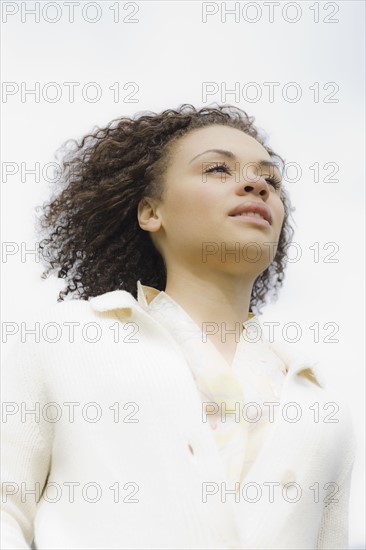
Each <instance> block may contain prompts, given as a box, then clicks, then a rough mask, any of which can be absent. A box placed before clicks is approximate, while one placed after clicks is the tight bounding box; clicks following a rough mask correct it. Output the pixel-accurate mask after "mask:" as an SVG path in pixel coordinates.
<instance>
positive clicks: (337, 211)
mask: <svg viewBox="0 0 366 550" xmlns="http://www.w3.org/2000/svg"><path fill="white" fill-rule="evenodd" d="M1 9H2V13H1V17H2V39H1V43H2V54H1V56H2V59H1V62H2V63H1V64H2V70H1V79H2V102H1V110H2V113H1V115H2V140H1V141H2V147H1V156H2V187H1V194H2V197H1V198H2V212H1V214H2V222H1V232H2V264H1V268H2V293H1V299H2V306H1V307H2V319H3V322H4V321H7V320H11V321H19V320H21V319H22V318H23V316H26V315H27V314H28V313H31V312H32V311H33V310H34V309H35V308H37V307H39V305H40V304H41V305H42V307H47V306H48V305H53V304H54V303H55V301H56V297H57V293H58V291H59V290H61V288H62V281H60V280H56V279H55V278H52V279H48V280H47V281H43V280H42V279H41V278H40V274H41V271H42V267H41V264H40V263H39V262H38V261H37V255H36V254H32V252H31V251H32V250H33V249H34V246H35V235H34V215H35V208H36V207H37V206H39V205H41V204H42V202H43V201H45V200H47V198H48V194H49V192H50V189H51V188H52V185H51V184H50V183H49V181H50V180H52V176H51V170H52V163H54V162H56V161H55V152H56V150H57V149H58V148H59V147H60V146H61V145H62V143H64V142H65V141H66V140H68V139H70V138H74V139H79V138H80V137H82V136H83V135H85V134H86V133H88V132H90V131H91V130H92V129H93V128H95V127H97V126H99V127H103V126H105V125H106V124H107V123H109V122H110V121H111V120H113V119H115V118H118V117H120V116H126V115H133V114H135V113H137V112H141V111H155V112H158V111H161V110H163V109H167V108H175V107H177V106H179V105H181V104H182V103H192V104H194V105H195V106H197V107H198V106H208V105H212V104H214V103H229V104H232V105H236V106H238V107H240V108H242V109H244V110H245V111H246V112H247V113H248V114H250V115H252V116H254V117H255V121H256V125H257V126H258V127H259V128H261V129H262V130H263V131H264V132H265V133H266V134H267V136H268V140H269V144H270V145H271V147H272V148H273V149H274V150H275V151H278V152H279V153H280V154H281V156H282V157H283V158H284V159H285V161H286V165H287V169H286V179H285V181H284V184H285V185H286V188H287V189H288V192H289V194H290V197H291V201H292V203H293V205H294V206H295V207H296V210H295V213H294V219H295V221H296V226H295V229H296V232H295V236H294V242H295V243H296V245H294V247H293V248H292V250H291V252H293V254H294V256H293V257H292V260H291V261H290V262H289V265H288V269H287V274H286V278H285V283H284V286H283V288H282V289H281V291H280V294H279V298H278V300H277V301H276V302H274V303H272V304H269V305H268V306H266V308H265V309H264V312H263V316H262V317H261V321H262V322H263V321H265V322H271V321H279V322H280V324H281V325H280V327H281V328H280V330H279V332H278V337H279V338H283V332H282V331H283V327H285V326H286V323H295V324H297V325H299V326H300V327H301V330H302V332H301V337H300V339H299V342H298V345H299V346H300V347H301V348H303V349H304V350H306V352H308V353H310V354H311V355H313V356H314V357H316V358H317V359H318V360H319V362H320V365H321V367H322V369H323V370H324V373H326V375H327V376H328V377H329V378H330V379H331V380H332V383H334V385H335V386H337V387H338V388H341V389H342V390H343V391H344V392H345V394H346V396H347V398H348V399H349V402H350V407H351V411H352V415H353V419H354V423H355V426H356V432H357V435H358V445H359V450H358V456H357V460H356V464H355V470H354V472H355V473H354V477H353V485H352V494H351V508H350V548H354V549H355V548H361V547H363V546H362V544H364V533H363V521H362V518H363V515H364V511H365V510H364V500H363V499H364V497H363V490H362V487H363V485H364V473H363V471H362V464H363V462H364V435H363V434H364V417H365V412H364V402H365V398H364V386H365V384H364V346H363V342H364V330H365V326H364V249H365V242H364V234H365V233H364V181H365V180H364V150H365V139H364V138H365V134H364V119H365V104H364V96H365V68H364V67H365V53H364V52H365V35H364V20H365V3H364V2H363V1H347V2H346V1H341V2H339V1H338V2H307V1H301V2H283V1H281V2H195V1H192V2H188V1H185V2H179V1H172V2H163V1H162V2H156V1H149V2H108V1H105V2H85V1H80V2H72V3H71V4H70V3H66V2H2V6H1ZM32 90H33V92H32ZM32 170H33V173H32ZM34 171H35V172H34ZM27 251H28V252H27ZM296 254H297V256H296ZM310 327H312V328H310ZM286 334H287V333H286ZM288 334H290V338H291V334H293V333H291V330H290V332H289V333H288ZM315 334H317V337H316V336H315ZM10 344H11V339H10ZM8 346H9V344H6V346H4V348H5V350H4V355H6V353H7V349H6V348H8Z"/></svg>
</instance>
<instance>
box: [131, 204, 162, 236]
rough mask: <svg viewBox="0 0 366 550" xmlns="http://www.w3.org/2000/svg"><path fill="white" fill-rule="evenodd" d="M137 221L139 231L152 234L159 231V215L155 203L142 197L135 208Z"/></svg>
mask: <svg viewBox="0 0 366 550" xmlns="http://www.w3.org/2000/svg"><path fill="white" fill-rule="evenodd" d="M137 219H138V222H139V225H140V227H141V229H143V230H144V231H150V232H152V233H154V232H156V231H159V229H160V227H161V220H160V215H159V213H158V211H157V205H156V204H155V202H154V201H153V200H152V199H150V198H146V197H144V198H143V199H141V201H140V202H139V204H138V207H137Z"/></svg>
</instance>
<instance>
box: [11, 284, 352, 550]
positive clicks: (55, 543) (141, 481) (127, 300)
mask: <svg viewBox="0 0 366 550" xmlns="http://www.w3.org/2000/svg"><path fill="white" fill-rule="evenodd" d="M35 321H37V322H38V323H39V325H38V326H37V327H36V329H39V333H40V334H39V338H38V341H35V339H36V338H35V336H34V335H33V336H32V335H25V334H24V329H25V328H29V326H28V324H27V326H26V327H23V329H22V330H21V331H20V334H19V340H18V342H17V344H16V345H15V346H14V347H13V349H12V350H11V352H10V353H9V356H8V358H7V360H6V362H5V364H4V365H3V370H2V401H3V424H2V467H3V473H2V490H3V494H2V508H3V511H2V548H3V549H4V550H5V549H11V550H15V549H24V548H29V547H30V544H31V542H32V539H33V537H34V539H35V545H36V548H37V549H38V550H46V549H47V550H50V549H80V550H81V549H83V550H85V549H102V548H106V549H131V550H132V549H136V550H137V549H141V550H142V549H156V550H158V549H159V550H160V549H168V548H169V549H182V550H183V549H192V550H193V549H194V550H196V549H202V550H203V549H207V550H208V549H210V550H211V549H234V548H237V549H238V548H243V549H263V550H264V549H266V550H269V549H278V550H280V549H281V550H286V549H289V550H290V549H291V550H294V549H301V550H309V549H327V550H328V549H346V548H347V539H348V534H347V531H348V500H349V489H350V479H351V472H352V465H353V460H354V453H355V435H354V431H353V426H352V422H351V417H350V412H349V409H348V407H347V406H346V405H345V403H344V402H343V399H342V396H341V395H339V394H338V392H337V393H335V391H334V389H332V388H329V387H328V386H327V385H325V386H324V382H323V386H324V387H323V386H319V385H318V384H317V383H316V381H317V377H318V373H316V371H315V374H316V377H315V376H312V374H311V370H310V369H314V365H313V364H312V363H309V361H308V360H307V359H305V358H304V357H303V356H302V355H300V356H299V355H298V354H297V353H294V352H293V350H292V349H291V350H290V349H288V350H286V349H285V348H284V347H282V349H280V348H279V347H278V346H273V345H271V346H270V347H271V349H273V350H275V351H276V353H278V354H280V355H281V358H282V360H284V361H285V363H286V365H287V367H288V369H289V372H288V375H287V376H286V381H285V383H284V386H283V390H282V393H281V402H280V404H279V406H278V407H276V408H275V410H274V422H273V425H272V429H271V431H270V433H269V437H268V438H267V439H266V441H265V444H264V446H263V447H262V449H261V451H260V453H259V455H258V457H257V459H256V461H255V463H254V465H253V466H252V468H251V469H250V472H249V474H248V477H247V478H246V480H245V485H244V486H243V487H241V491H240V492H239V493H237V492H236V491H235V488H234V487H230V486H229V485H228V482H227V479H226V477H225V469H224V466H223V463H222V460H221V457H220V454H219V450H218V448H217V445H216V444H215V441H214V438H213V435H212V430H211V428H210V427H209V424H208V423H204V422H202V405H201V401H200V398H199V395H198V392H197V389H196V386H195V383H194V379H193V377H192V374H191V372H190V369H189V368H188V365H187V362H186V360H185V358H184V355H183V353H182V351H181V349H180V348H179V346H178V344H177V343H176V342H175V341H174V339H173V338H172V337H171V335H170V334H169V332H168V331H167V330H166V329H165V328H164V327H163V326H162V325H161V324H159V323H158V322H157V321H156V320H154V319H153V318H152V317H151V316H149V315H148V313H147V312H146V311H144V309H143V308H142V307H141V306H140V305H139V304H138V302H137V301H136V300H135V299H134V297H133V296H132V295H131V294H129V293H128V292H125V291H114V292H108V293H106V294H103V295H100V296H97V297H95V298H92V299H90V300H89V301H82V300H68V301H65V302H62V303H58V304H56V305H55V306H54V308H53V309H52V311H49V312H48V313H45V312H43V313H42V315H39V318H38V319H35ZM24 336H26V337H25V342H24V343H22V341H21V339H22V337H23V340H24ZM268 345H270V344H268ZM318 380H319V377H318ZM26 409H27V410H29V409H33V411H34V413H33V414H26ZM294 414H297V415H298V418H297V421H296V422H293V421H291V419H293V418H294ZM192 451H193V452H192ZM238 497H239V499H238ZM335 499H336V500H337V502H336V501H335Z"/></svg>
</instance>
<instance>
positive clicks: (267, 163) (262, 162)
mask: <svg viewBox="0 0 366 550" xmlns="http://www.w3.org/2000/svg"><path fill="white" fill-rule="evenodd" d="M207 153H217V154H218V155H221V156H223V157H227V158H229V159H235V158H236V156H235V155H234V153H232V152H231V151H226V150H225V149H207V151H204V152H203V153H200V154H199V155H197V156H195V157H194V158H193V159H192V160H190V161H189V163H188V164H191V163H192V162H193V161H194V160H196V159H197V158H198V157H201V156H202V155H206V154H207ZM255 164H258V165H259V166H273V167H274V168H277V169H278V166H277V164H276V163H275V162H271V161H270V160H265V159H261V160H257V161H256V163H255Z"/></svg>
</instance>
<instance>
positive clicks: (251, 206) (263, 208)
mask: <svg viewBox="0 0 366 550" xmlns="http://www.w3.org/2000/svg"><path fill="white" fill-rule="evenodd" d="M248 212H254V213H255V214H260V215H261V216H262V217H263V218H264V219H265V220H266V221H267V222H268V223H269V224H270V225H272V214H271V211H270V209H269V208H268V206H267V205H266V204H264V203H259V202H256V201H246V202H244V203H242V204H239V205H238V206H236V207H235V208H234V210H232V211H231V212H229V216H239V215H240V214H246V213H248Z"/></svg>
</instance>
